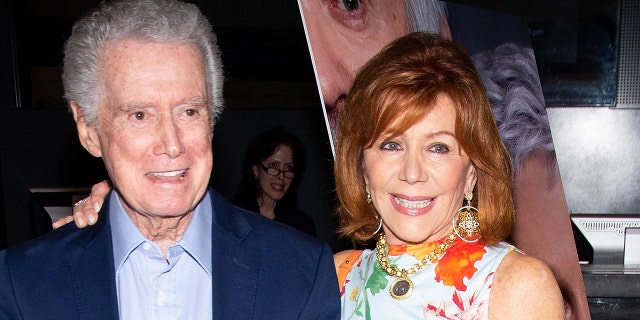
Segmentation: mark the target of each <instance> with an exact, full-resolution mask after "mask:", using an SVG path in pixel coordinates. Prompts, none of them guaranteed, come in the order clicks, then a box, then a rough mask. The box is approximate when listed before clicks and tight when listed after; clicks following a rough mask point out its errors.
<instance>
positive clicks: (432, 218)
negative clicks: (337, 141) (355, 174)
mask: <svg viewBox="0 0 640 320" xmlns="http://www.w3.org/2000/svg"><path fill="white" fill-rule="evenodd" d="M455 119H456V114H455V109H454V106H453V102H452V101H451V99H449V98H448V97H446V96H441V97H439V99H438V100H437V103H436V106H435V108H434V109H433V110H432V111H431V112H430V113H429V114H428V115H426V116H425V117H424V118H423V119H422V120H420V121H419V122H418V123H416V124H415V125H414V126H413V127H411V128H409V129H408V130H407V131H405V132H404V133H403V134H402V135H400V136H398V137H392V138H389V137H387V138H385V137H381V138H380V139H378V140H376V141H375V142H374V144H373V146H372V147H371V148H369V149H365V150H364V170H365V182H366V187H367V190H368V191H369V192H370V193H371V199H372V204H373V206H374V207H375V209H376V211H377V212H378V213H379V214H380V217H381V218H382V221H383V229H384V232H385V234H386V235H387V239H388V240H387V241H388V242H389V243H390V244H406V243H423V242H431V241H435V240H438V239H441V238H443V237H445V236H447V235H449V234H450V233H451V232H452V230H453V227H452V225H451V219H452V217H453V216H454V215H455V214H456V212H457V210H458V209H459V208H460V207H461V206H462V203H463V196H464V192H467V191H472V190H473V187H474V185H475V183H476V174H475V167H474V166H473V165H472V164H471V160H470V159H469V157H468V156H467V155H466V154H465V153H464V150H462V147H461V146H460V144H459V143H458V140H457V139H456V137H455V134H454V130H455Z"/></svg>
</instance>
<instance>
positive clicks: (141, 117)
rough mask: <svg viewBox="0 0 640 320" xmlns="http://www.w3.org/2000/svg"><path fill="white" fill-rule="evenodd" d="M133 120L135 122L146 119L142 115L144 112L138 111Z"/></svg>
mask: <svg viewBox="0 0 640 320" xmlns="http://www.w3.org/2000/svg"><path fill="white" fill-rule="evenodd" d="M133 118H134V119H136V120H144V119H145V118H146V115H145V114H144V112H142V111H138V112H135V113H134V114H133Z"/></svg>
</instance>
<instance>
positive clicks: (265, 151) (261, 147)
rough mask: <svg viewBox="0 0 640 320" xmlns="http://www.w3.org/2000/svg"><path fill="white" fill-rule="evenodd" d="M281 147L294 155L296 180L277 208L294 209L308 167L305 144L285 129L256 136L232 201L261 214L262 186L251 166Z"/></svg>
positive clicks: (245, 158) (280, 128)
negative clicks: (258, 204) (283, 146)
mask: <svg viewBox="0 0 640 320" xmlns="http://www.w3.org/2000/svg"><path fill="white" fill-rule="evenodd" d="M279 145H286V146H288V147H290V148H291V151H292V152H293V168H294V170H295V173H296V175H295V177H294V178H293V181H291V187H290V188H289V190H288V191H287V193H286V194H285V195H284V197H283V198H282V199H281V200H279V201H278V207H280V208H282V207H295V206H296V200H297V191H296V190H297V187H298V184H299V182H300V181H301V178H302V175H303V173H304V169H305V166H306V158H305V150H304V147H303V145H302V142H300V140H299V139H298V138H297V137H296V136H295V135H293V134H291V133H289V132H288V131H286V130H285V129H284V128H283V127H275V128H273V129H270V130H268V131H266V132H264V133H262V134H260V135H258V136H257V137H255V138H254V139H253V140H252V141H251V142H249V145H248V146H247V151H246V153H245V156H244V163H243V165H242V180H241V181H240V186H239V188H238V192H237V193H236V194H235V196H234V198H233V203H234V204H236V205H238V206H240V207H242V208H245V209H248V210H251V211H256V212H259V211H258V210H259V208H258V207H257V201H256V198H257V196H258V195H259V194H261V193H262V190H261V189H260V184H259V183H258V180H257V179H256V178H255V175H254V174H253V170H252V167H253V166H254V165H258V164H260V163H261V162H262V161H264V160H265V159H266V158H268V157H269V156H270V155H272V154H273V153H274V152H276V148H278V146H279Z"/></svg>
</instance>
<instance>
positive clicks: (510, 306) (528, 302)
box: [489, 251, 565, 319]
mask: <svg viewBox="0 0 640 320" xmlns="http://www.w3.org/2000/svg"><path fill="white" fill-rule="evenodd" d="M489 315H490V316H489V318H491V319H516V318H517V319H564V318H565V313H564V302H563V299H562V294H561V293H560V288H559V287H558V283H557V282H556V279H555V276H554V275H553V272H551V269H550V268H549V267H548V266H547V265H546V264H545V263H544V262H542V261H540V260H538V259H536V258H533V257H530V256H527V255H524V254H521V253H519V252H517V251H513V252H510V253H509V254H507V255H506V256H505V257H504V259H503V260H502V262H501V263H500V266H498V269H497V270H496V273H495V277H494V280H493V284H492V285H491V296H490V298H489Z"/></svg>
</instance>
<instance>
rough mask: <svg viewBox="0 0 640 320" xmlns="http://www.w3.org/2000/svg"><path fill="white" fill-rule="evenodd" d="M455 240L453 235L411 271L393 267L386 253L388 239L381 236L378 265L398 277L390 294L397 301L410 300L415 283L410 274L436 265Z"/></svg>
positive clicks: (378, 245) (377, 252)
mask: <svg viewBox="0 0 640 320" xmlns="http://www.w3.org/2000/svg"><path fill="white" fill-rule="evenodd" d="M454 240H455V236H454V235H453V234H451V235H449V237H447V239H446V240H445V241H443V242H442V243H441V244H440V245H439V246H438V247H437V248H435V249H434V250H433V251H431V253H429V254H427V255H426V256H425V257H424V258H422V260H420V261H419V262H418V263H416V264H414V265H413V266H412V267H411V268H409V269H402V270H398V268H396V267H393V266H391V264H390V263H389V260H388V259H387V255H386V253H385V247H386V246H387V237H386V236H385V234H384V233H382V234H380V238H379V239H378V242H377V243H376V257H377V258H378V263H379V264H380V267H382V270H384V271H385V272H386V273H388V274H389V275H390V276H392V277H398V279H396V280H395V281H393V283H392V284H391V288H390V289H389V294H391V296H392V297H393V298H395V299H397V300H404V299H406V298H408V297H409V296H410V295H411V293H412V292H413V282H412V281H411V280H410V279H409V275H410V274H414V273H416V272H418V271H420V270H422V268H423V267H424V266H426V265H428V264H432V263H436V262H438V260H440V257H442V255H444V252H445V251H446V250H447V249H449V247H451V245H452V244H453V241H454Z"/></svg>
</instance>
